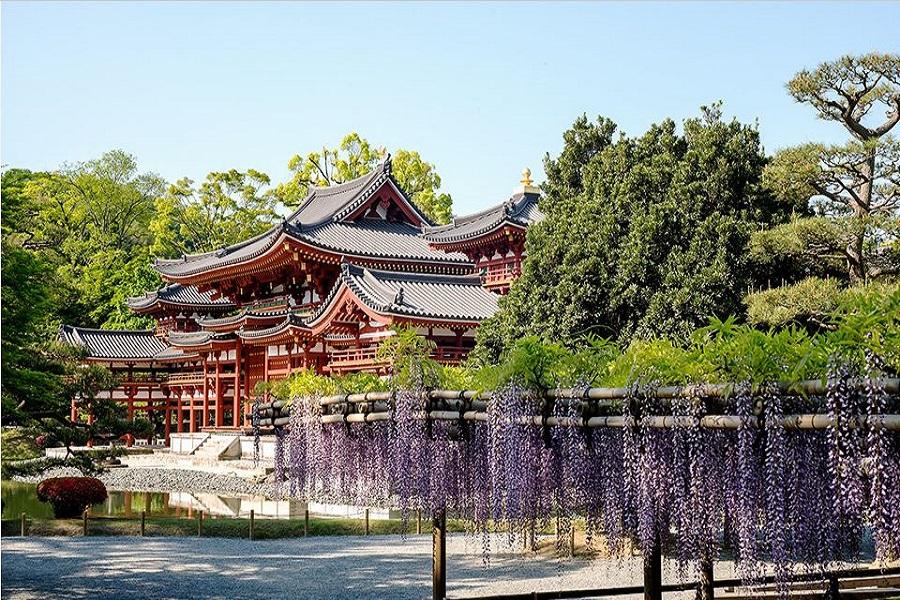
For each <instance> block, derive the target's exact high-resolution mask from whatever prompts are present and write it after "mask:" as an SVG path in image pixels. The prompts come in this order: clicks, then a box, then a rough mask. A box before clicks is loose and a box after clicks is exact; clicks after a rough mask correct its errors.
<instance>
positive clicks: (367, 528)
mask: <svg viewBox="0 0 900 600" xmlns="http://www.w3.org/2000/svg"><path fill="white" fill-rule="evenodd" d="M366 535H369V509H368V508H367V509H366Z"/></svg>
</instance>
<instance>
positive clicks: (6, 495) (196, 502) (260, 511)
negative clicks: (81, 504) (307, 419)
mask: <svg viewBox="0 0 900 600" xmlns="http://www.w3.org/2000/svg"><path fill="white" fill-rule="evenodd" d="M36 488H37V486H36V485H35V484H33V483H18V482H13V481H3V482H2V513H3V518H4V519H15V518H18V516H19V514H21V513H23V512H25V513H27V514H28V515H29V516H30V517H32V518H52V517H53V509H52V508H51V507H50V505H49V504H45V503H43V502H40V501H38V499H37V493H36ZM251 510H253V511H254V513H255V514H256V516H257V517H261V518H270V519H290V518H297V517H302V516H303V514H304V512H305V510H306V503H305V502H301V501H299V500H267V499H266V498H264V497H262V496H219V495H217V494H203V493H191V492H118V491H112V490H110V491H109V498H107V500H106V501H105V502H103V503H100V504H95V505H94V506H92V507H91V514H93V515H97V516H119V517H121V516H124V517H137V516H140V514H141V511H146V513H147V515H155V516H165V517H184V518H194V517H195V516H196V514H197V512H199V511H203V513H204V516H210V517H241V518H248V517H249V516H250V511H251Z"/></svg>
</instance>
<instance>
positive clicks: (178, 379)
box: [168, 371, 203, 385]
mask: <svg viewBox="0 0 900 600" xmlns="http://www.w3.org/2000/svg"><path fill="white" fill-rule="evenodd" d="M168 383H169V385H172V384H181V383H203V371H194V372H192V373H174V374H172V375H169V378H168Z"/></svg>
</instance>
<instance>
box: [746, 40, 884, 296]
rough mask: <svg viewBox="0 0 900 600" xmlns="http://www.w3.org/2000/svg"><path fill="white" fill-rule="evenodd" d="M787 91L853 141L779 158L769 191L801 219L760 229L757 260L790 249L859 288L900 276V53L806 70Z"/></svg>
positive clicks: (769, 178)
mask: <svg viewBox="0 0 900 600" xmlns="http://www.w3.org/2000/svg"><path fill="white" fill-rule="evenodd" d="M787 87H788V91H789V92H790V94H791V95H792V96H793V97H794V99H795V100H797V101H798V102H803V103H806V104H809V105H811V106H812V107H813V108H814V109H815V110H816V112H817V113H818V116H819V118H820V119H824V120H827V121H834V122H837V123H839V124H841V125H842V126H843V127H844V128H845V129H846V130H847V132H848V133H849V134H850V136H851V138H852V139H851V140H850V141H849V142H847V143H846V144H843V145H835V146H826V145H824V144H815V143H810V144H804V145H802V146H798V147H795V148H787V149H785V150H782V151H780V152H778V153H777V154H776V155H775V157H774V158H773V160H772V163H771V164H770V165H769V167H768V168H767V169H766V173H765V181H766V184H767V185H768V186H769V187H770V188H771V189H772V190H773V191H775V193H776V194H777V196H778V198H779V199H780V200H782V201H783V202H785V203H787V204H788V205H790V206H792V207H795V208H797V207H799V208H800V210H799V211H798V212H799V216H801V217H802V218H798V219H796V220H794V221H792V222H790V223H786V224H784V225H782V226H780V227H777V228H774V229H771V230H768V231H764V232H760V233H759V234H758V235H757V239H755V240H754V246H755V249H756V255H757V258H758V259H761V260H765V259H767V258H770V257H771V258H773V259H777V258H778V257H779V256H781V254H779V253H778V250H784V251H786V252H787V253H789V254H791V255H793V256H794V257H798V258H801V259H805V261H806V262H807V263H810V262H811V263H818V264H820V265H823V266H824V268H826V269H829V270H834V269H835V267H839V268H842V270H843V271H844V273H845V278H846V279H847V280H849V281H850V282H852V283H858V282H862V281H865V280H867V279H873V278H879V277H883V276H890V275H897V274H898V273H900V249H898V246H897V240H898V235H900V220H898V219H900V142H898V141H897V140H896V139H895V138H893V137H892V136H891V135H890V132H891V131H892V130H893V128H894V127H895V126H896V125H897V123H898V122H900V56H898V55H892V54H878V53H872V54H866V55H864V56H859V57H854V56H844V57H842V58H840V59H838V60H836V61H834V62H827V63H823V64H821V65H819V66H818V67H817V68H816V69H814V70H811V71H810V70H803V71H801V72H800V73H798V74H797V75H796V76H795V77H794V78H793V79H792V80H791V81H790V82H788V84H787ZM879 114H885V115H886V116H884V117H880V118H879V117H878V115H879ZM785 240H787V241H785ZM779 246H780V247H779ZM769 251H771V253H769Z"/></svg>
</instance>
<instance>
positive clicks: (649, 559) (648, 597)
mask: <svg viewBox="0 0 900 600" xmlns="http://www.w3.org/2000/svg"><path fill="white" fill-rule="evenodd" d="M644 600H662V549H661V548H660V541H659V533H657V534H656V539H655V540H654V542H653V548H651V549H650V552H648V553H646V554H644Z"/></svg>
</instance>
